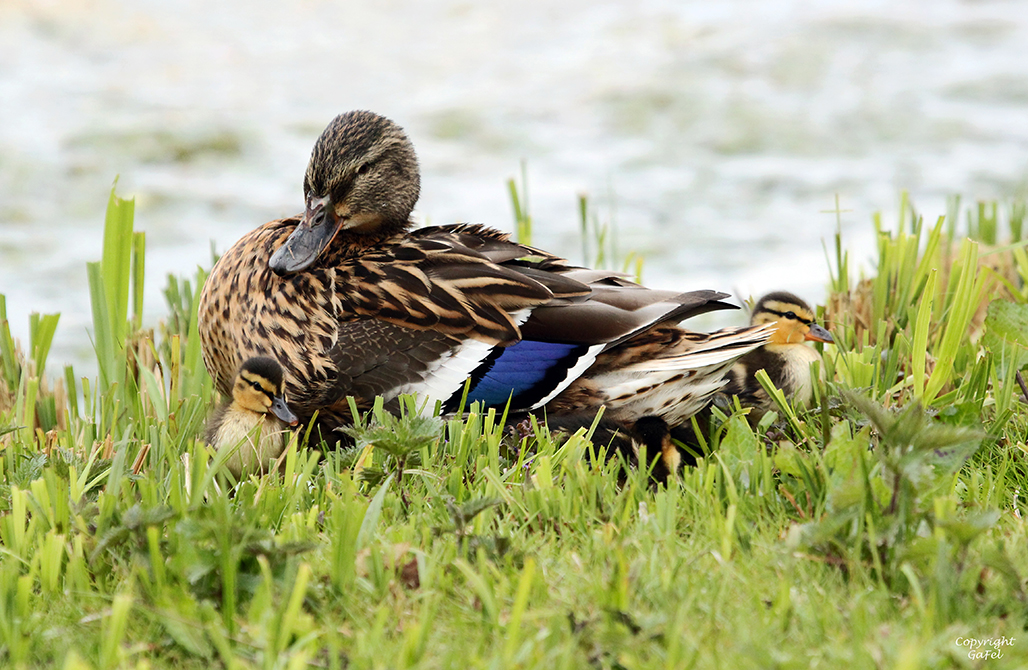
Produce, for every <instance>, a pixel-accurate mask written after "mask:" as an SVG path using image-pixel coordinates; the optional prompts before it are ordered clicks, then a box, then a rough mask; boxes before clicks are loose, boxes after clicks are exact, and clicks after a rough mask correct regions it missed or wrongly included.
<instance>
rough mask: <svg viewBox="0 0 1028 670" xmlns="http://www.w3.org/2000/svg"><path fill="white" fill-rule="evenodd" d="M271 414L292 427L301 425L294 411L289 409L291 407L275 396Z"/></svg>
mask: <svg viewBox="0 0 1028 670" xmlns="http://www.w3.org/2000/svg"><path fill="white" fill-rule="evenodd" d="M271 413H272V414H274V415H275V416H277V417H278V418H279V420H280V421H283V422H285V423H287V424H289V425H290V426H295V425H296V424H298V423H300V420H299V419H297V418H296V415H295V414H293V412H292V410H290V409H289V405H287V404H286V401H285V400H283V399H282V398H281V397H279V396H275V397H273V398H272V399H271Z"/></svg>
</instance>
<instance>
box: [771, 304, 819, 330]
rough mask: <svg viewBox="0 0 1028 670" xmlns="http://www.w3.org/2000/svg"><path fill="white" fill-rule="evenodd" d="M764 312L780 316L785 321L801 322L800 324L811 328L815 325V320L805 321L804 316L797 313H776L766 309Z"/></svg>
mask: <svg viewBox="0 0 1028 670" xmlns="http://www.w3.org/2000/svg"><path fill="white" fill-rule="evenodd" d="M764 311H765V312H767V313H768V314H774V315H775V316H780V317H782V318H783V319H796V320H797V321H799V322H800V323H802V324H804V325H806V326H809V325H810V324H812V323H814V320H813V319H804V318H803V317H802V316H800V315H799V314H797V313H796V312H779V311H776V310H773V309H766V308H765V309H764Z"/></svg>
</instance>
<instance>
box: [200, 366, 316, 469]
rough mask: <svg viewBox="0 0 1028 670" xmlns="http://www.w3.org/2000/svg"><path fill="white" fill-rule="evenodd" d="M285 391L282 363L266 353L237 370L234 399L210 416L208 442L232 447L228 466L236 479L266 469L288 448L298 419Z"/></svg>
mask: <svg viewBox="0 0 1028 670" xmlns="http://www.w3.org/2000/svg"><path fill="white" fill-rule="evenodd" d="M282 393H283V379H282V366H281V365H279V363H278V361H276V360H275V359H274V358H269V357H267V356H254V357H253V358H248V359H247V360H246V362H244V363H243V364H242V366H240V368H239V371H238V372H237V373H236V378H235V382H234V383H233V385H232V401H231V402H229V403H226V404H225V405H222V406H221V407H220V408H218V410H217V411H216V412H215V413H214V415H213V416H212V417H211V420H210V423H209V424H208V426H207V435H206V440H207V443H208V444H210V445H212V446H214V447H216V448H218V449H223V448H224V449H233V452H232V455H231V456H229V458H228V460H227V461H226V462H225V465H226V466H227V467H228V469H229V471H230V472H231V473H232V474H233V475H235V477H236V478H239V477H240V476H241V475H242V474H243V473H244V472H252V471H254V470H255V469H256V470H258V471H259V472H267V471H268V470H269V469H270V467H271V463H272V462H273V461H274V460H275V459H276V458H278V457H279V455H280V454H281V453H282V451H283V450H284V449H285V446H286V442H287V441H288V438H289V432H290V431H289V428H288V426H295V425H296V424H297V423H298V421H297V418H296V415H295V414H293V412H292V411H291V410H290V409H289V406H288V405H286V401H285V399H284V397H283V395H282ZM258 426H260V428H259V429H258ZM236 445H239V447H238V449H237V448H236Z"/></svg>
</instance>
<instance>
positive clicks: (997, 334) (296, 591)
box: [0, 194, 1028, 670]
mask: <svg viewBox="0 0 1028 670" xmlns="http://www.w3.org/2000/svg"><path fill="white" fill-rule="evenodd" d="M518 210H519V214H518V218H519V219H520V220H523V221H525V222H527V221H529V217H528V215H527V212H526V211H525V210H524V208H522V207H518ZM961 211H962V210H961V208H960V204H959V202H957V201H954V203H953V204H952V207H951V212H950V216H947V217H946V218H943V219H939V220H938V222H936V223H935V224H934V225H933V224H931V223H927V222H924V221H923V220H922V219H921V217H919V216H917V215H916V214H915V212H914V211H913V209H912V207H911V206H910V205H909V204H908V203H904V204H903V208H902V215H901V223H900V226H899V229H898V230H897V231H895V232H885V231H884V230H882V229H881V225H880V223H877V222H876V225H877V226H878V228H879V263H878V267H877V268H876V269H875V271H874V273H873V276H869V277H867V278H864V279H861V280H860V281H859V282H855V283H854V282H853V278H852V277H851V274H850V267H849V259H848V257H847V255H846V253H845V251H844V245H843V242H842V240H840V239H836V240H835V249H834V259H832V263H831V265H832V266H833V267H834V271H833V272H832V276H831V277H830V282H831V285H830V289H831V290H830V297H829V300H828V301H827V302H828V306H827V310H826V313H825V314H824V316H825V318H826V320H827V322H828V324H829V325H830V327H831V329H832V331H833V333H834V334H835V337H836V340H837V341H838V343H839V344H838V346H836V347H828V348H826V349H825V352H824V353H825V361H824V366H825V373H826V375H825V377H826V379H827V381H826V382H825V383H824V384H823V385H822V386H821V387H820V388H819V389H818V397H819V401H818V402H817V403H816V405H815V407H814V409H812V410H811V411H809V412H802V411H795V410H794V409H793V408H790V407H789V406H788V405H787V404H786V402H785V399H784V398H782V399H781V400H780V405H781V409H782V411H781V412H780V413H779V416H780V418H781V420H780V421H777V420H776V419H777V418H778V417H776V416H775V415H774V413H772V414H769V415H768V416H767V417H765V420H764V421H763V422H762V423H761V425H760V426H758V427H757V428H756V429H751V428H750V426H749V424H748V422H747V421H746V420H745V418H744V417H743V416H742V415H741V414H740V413H738V412H737V413H735V414H733V415H732V416H728V417H724V422H723V423H722V424H721V426H720V427H718V428H717V429H716V430H715V431H713V432H712V434H710V435H709V436H707V439H708V441H709V443H710V444H711V446H712V447H714V448H715V450H714V451H713V453H712V455H711V456H709V457H708V458H706V459H702V460H701V461H700V464H699V465H698V467H696V468H693V469H689V470H687V471H685V472H684V473H683V475H682V477H681V478H680V480H678V481H673V482H671V483H670V484H669V485H668V486H667V487H663V486H662V487H659V488H655V487H653V486H651V484H650V482H649V479H648V476H647V473H646V472H640V471H629V472H628V473H627V474H622V473H621V468H622V464H621V463H619V462H617V461H614V460H612V461H609V462H607V461H605V459H603V458H597V457H596V451H597V449H602V447H594V446H593V445H592V444H591V443H590V441H589V440H588V434H586V433H585V432H584V431H582V432H580V433H578V434H576V435H572V436H567V435H557V436H551V435H550V434H549V433H548V432H547V431H545V430H543V429H542V428H540V427H539V426H538V425H532V426H525V427H524V430H523V431H520V432H521V433H524V434H525V435H527V437H522V436H521V435H520V434H517V435H516V434H515V433H514V432H511V431H509V430H508V431H505V430H504V429H503V427H502V424H503V422H502V417H499V416H497V415H496V414H495V413H493V412H487V413H483V412H480V411H478V410H477V408H475V407H472V408H471V409H470V411H469V412H468V413H467V415H466V416H465V417H464V418H463V419H440V418H425V417H419V416H418V414H417V413H416V412H414V411H412V410H413V409H414V408H413V405H410V406H408V408H407V409H408V411H406V412H405V413H404V416H402V417H399V418H393V417H386V416H383V415H382V413H381V412H373V413H372V416H366V417H363V419H362V421H361V422H360V424H359V425H358V426H356V427H355V428H354V431H353V432H354V436H355V438H356V443H357V447H356V448H355V449H354V450H353V451H351V452H347V453H337V452H330V453H327V454H324V455H322V454H319V453H318V451H317V450H315V449H314V448H313V447H312V448H310V449H308V448H304V447H297V446H296V443H295V442H294V443H293V444H292V445H291V446H290V447H289V448H288V449H287V451H286V454H285V456H284V459H283V460H284V462H283V465H282V468H281V471H280V472H276V473H274V474H271V475H268V476H264V477H251V478H249V479H247V480H244V481H243V482H242V483H240V484H238V485H233V482H231V481H230V480H229V479H228V476H227V475H226V474H225V473H224V472H223V471H222V468H221V467H220V464H221V463H222V462H223V461H224V458H225V454H215V453H214V452H213V451H212V450H211V449H210V448H208V447H206V446H204V445H202V444H200V443H198V442H197V441H196V438H197V435H198V434H199V432H200V428H201V425H202V423H203V421H204V419H205V416H206V414H207V413H208V411H209V409H210V408H211V406H212V404H213V403H214V402H215V400H216V399H215V398H214V397H213V396H212V388H211V382H210V379H209V378H208V376H207V374H206V372H205V371H204V368H203V364H202V360H201V355H200V349H199V341H198V337H197V323H196V305H197V300H198V296H199V290H200V287H201V286H202V285H203V281H204V278H205V274H204V272H203V271H202V270H198V271H197V273H196V274H195V275H194V276H193V277H192V278H191V280H189V281H182V280H179V279H176V278H173V277H172V278H169V284H168V289H167V290H166V292H165V295H166V297H167V300H168V305H169V306H168V310H169V311H168V317H167V319H166V320H165V322H164V323H163V325H162V326H161V327H160V328H159V329H158V333H156V334H155V333H154V332H152V331H148V330H143V329H142V328H141V321H140V318H139V315H140V314H141V312H142V295H143V292H142V282H143V271H142V270H143V262H144V251H145V249H144V247H145V240H144V238H143V236H142V234H140V233H133V232H132V204H131V203H130V202H124V201H121V200H119V199H118V198H116V197H114V196H113V194H112V197H111V202H110V207H109V210H108V216H107V223H106V232H105V235H104V251H103V259H102V260H101V261H100V262H99V263H94V264H90V265H89V267H88V273H87V274H88V278H89V285H90V289H91V297H92V305H93V315H94V324H93V325H94V329H93V342H94V345H95V349H96V352H97V362H98V364H99V371H100V374H99V379H97V380H89V379H80V378H79V377H77V376H76V374H75V373H74V371H73V370H72V369H71V368H70V367H69V368H66V369H65V370H64V373H63V375H48V374H47V366H46V364H47V354H48V350H49V345H50V342H51V339H52V337H53V333H54V330H55V328H56V327H57V315H44V316H39V315H32V317H31V319H32V321H31V336H30V342H29V343H28V346H27V348H26V349H24V350H21V349H19V348H18V347H17V346H16V344H15V343H14V342H13V341H12V339H11V337H10V332H9V328H8V325H7V319H8V316H9V315H8V314H6V310H5V305H4V303H3V300H2V298H0V362H2V368H0V665H2V666H4V667H12V668H36V667H39V668H43V667H46V668H50V667H62V668H68V669H75V670H77V669H80V668H115V667H176V668H208V667H227V668H247V667H261V668H278V667H282V668H300V667H306V666H311V667H319V668H320V667H325V668H343V667H357V668H364V667H376V668H405V667H424V668H446V667H486V666H488V667H495V668H515V667H525V668H528V667H546V668H581V667H596V668H651V667H654V668H688V667H694V668H708V667H722V668H768V667H781V668H807V667H836V668H948V667H962V668H1015V667H1024V666H1025V665H1026V664H1028V634H1026V633H1025V632H1024V631H1025V627H1026V623H1028V529H1026V526H1025V521H1024V519H1023V516H1024V515H1025V513H1026V512H1028V508H1026V506H1025V502H1024V496H1025V495H1026V493H1025V492H1028V464H1026V461H1025V458H1026V451H1028V447H1026V435H1028V398H1026V395H1028V389H1024V388H1023V386H1021V385H1020V380H1019V371H1021V370H1022V369H1023V368H1024V367H1025V366H1026V364H1028V253H1026V246H1025V245H1026V243H1025V241H1024V240H1023V239H1022V232H1023V227H1022V223H1023V218H1024V213H1025V210H1024V207H1023V206H1014V207H1012V208H1010V209H1008V210H1007V209H1003V208H1000V207H996V206H992V205H982V206H977V207H975V208H972V209H971V211H970V214H969V218H968V220H967V221H966V223H965V222H964V221H959V220H958V217H957V215H958V214H959V213H960V212H961ZM582 221H583V226H584V227H585V228H589V226H590V223H589V222H590V218H589V217H588V216H587V213H586V206H585V203H584V202H583V205H582ZM968 231H970V233H971V234H972V238H971V239H967V238H965V237H964V236H965V235H966V234H967V233H968ZM606 248H608V247H607V245H606V243H605V242H604V241H603V240H598V241H597V244H596V246H595V249H597V253H599V252H600V251H602V250H603V249H606ZM610 251H611V252H612V251H613V249H611V250H610ZM609 260H610V259H609V258H608V261H609ZM768 288H769V289H771V288H776V287H768ZM969 640H971V641H973V640H978V641H985V646H980V647H977V648H972V645H974V643H973V642H969ZM996 656H999V657H998V658H997V657H996Z"/></svg>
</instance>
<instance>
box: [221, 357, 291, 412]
mask: <svg viewBox="0 0 1028 670" xmlns="http://www.w3.org/2000/svg"><path fill="white" fill-rule="evenodd" d="M282 391H283V379H282V366H281V365H279V363H278V361H276V360H275V359H274V358H269V357H267V356H254V357H253V358H249V359H247V360H246V362H244V363H243V364H242V366H240V368H239V372H237V373H236V381H235V384H233V386H232V404H233V405H235V406H236V407H239V408H241V409H244V410H247V411H250V412H254V413H255V414H267V413H269V412H270V413H272V414H274V415H275V416H276V417H278V418H279V419H280V420H281V421H283V422H284V423H287V424H289V425H290V426H295V425H296V424H297V423H299V420H298V419H297V418H296V415H295V414H293V412H292V411H291V410H290V409H289V406H288V405H286V401H285V398H283V395H282Z"/></svg>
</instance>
